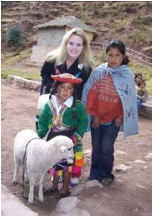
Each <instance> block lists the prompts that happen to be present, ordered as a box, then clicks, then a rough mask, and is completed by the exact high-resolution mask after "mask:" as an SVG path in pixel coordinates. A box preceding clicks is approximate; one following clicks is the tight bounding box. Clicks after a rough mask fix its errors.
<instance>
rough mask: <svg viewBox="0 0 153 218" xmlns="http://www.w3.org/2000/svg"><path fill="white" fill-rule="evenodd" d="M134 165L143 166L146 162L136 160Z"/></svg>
mask: <svg viewBox="0 0 153 218" xmlns="http://www.w3.org/2000/svg"><path fill="white" fill-rule="evenodd" d="M134 163H136V164H143V165H144V164H146V162H145V161H143V160H135V161H134Z"/></svg>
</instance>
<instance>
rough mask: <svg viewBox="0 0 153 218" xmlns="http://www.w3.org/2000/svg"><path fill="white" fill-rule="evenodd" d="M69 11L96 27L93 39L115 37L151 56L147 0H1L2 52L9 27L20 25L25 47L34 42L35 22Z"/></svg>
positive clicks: (47, 19)
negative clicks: (96, 33)
mask: <svg viewBox="0 0 153 218" xmlns="http://www.w3.org/2000/svg"><path fill="white" fill-rule="evenodd" d="M72 15H73V16H75V17H77V18H79V19H81V20H83V21H84V22H85V23H86V24H88V25H91V26H93V27H95V28H96V30H97V32H98V36H97V38H96V39H95V40H96V41H98V42H107V41H109V40H111V39H112V38H118V39H120V40H123V41H124V43H125V44H126V45H127V47H129V48H132V49H135V50H137V51H138V52H141V53H143V54H145V55H149V56H151V54H152V2H151V1H144V2H137V1H133V2H131V1H129V2H128V1H127V2H126V1H124V2H122V1H121V2H118V1H97V2H96V1H82V2H81V1H78V2H75V1H55V2H54V1H35V2H33V1H27V2H26V1H1V31H2V34H1V40H2V46H1V48H2V52H7V51H8V50H10V49H11V48H10V47H9V46H8V45H7V43H6V37H7V32H8V30H9V28H10V27H13V26H19V27H20V28H22V32H23V34H24V46H23V47H22V48H24V49H26V48H30V47H32V45H33V44H36V40H37V31H36V28H34V27H35V26H36V25H38V24H42V23H45V22H48V21H50V20H52V19H55V18H57V17H61V16H72Z"/></svg>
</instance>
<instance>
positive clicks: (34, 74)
mask: <svg viewBox="0 0 153 218" xmlns="http://www.w3.org/2000/svg"><path fill="white" fill-rule="evenodd" d="M8 75H15V76H20V77H22V78H25V79H29V80H35V81H40V73H39V72H32V73H31V72H29V73H28V72H24V71H22V70H4V69H2V70H1V78H2V79H6V78H7V77H8Z"/></svg>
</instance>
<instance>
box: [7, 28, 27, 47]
mask: <svg viewBox="0 0 153 218" xmlns="http://www.w3.org/2000/svg"><path fill="white" fill-rule="evenodd" d="M6 41H7V42H8V43H9V44H11V45H13V46H15V47H19V46H20V45H22V43H23V34H22V30H21V28H20V27H18V26H15V27H10V28H9V30H8V33H7V38H6Z"/></svg>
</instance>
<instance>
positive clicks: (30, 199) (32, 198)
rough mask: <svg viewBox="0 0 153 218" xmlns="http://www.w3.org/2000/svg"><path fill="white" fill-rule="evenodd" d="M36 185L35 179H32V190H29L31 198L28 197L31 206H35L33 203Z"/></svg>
mask: <svg viewBox="0 0 153 218" xmlns="http://www.w3.org/2000/svg"><path fill="white" fill-rule="evenodd" d="M34 185H35V181H34V178H30V181H29V186H30V190H29V196H28V201H29V203H30V204H33V201H34Z"/></svg>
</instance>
